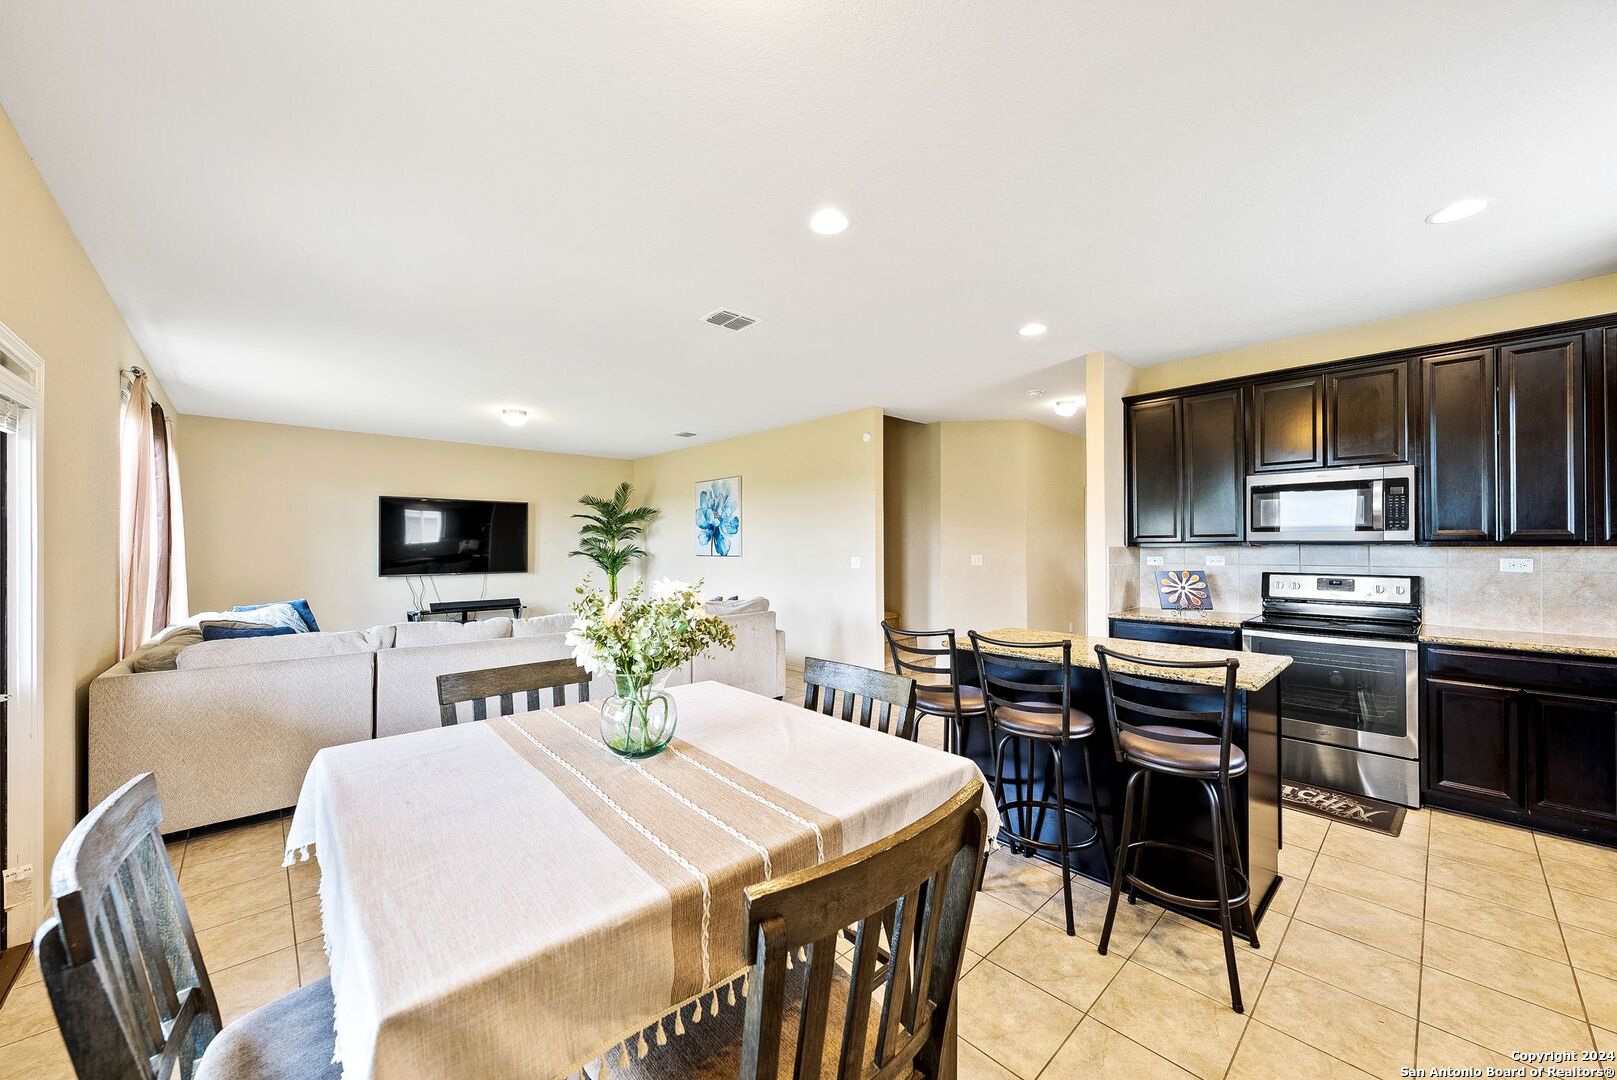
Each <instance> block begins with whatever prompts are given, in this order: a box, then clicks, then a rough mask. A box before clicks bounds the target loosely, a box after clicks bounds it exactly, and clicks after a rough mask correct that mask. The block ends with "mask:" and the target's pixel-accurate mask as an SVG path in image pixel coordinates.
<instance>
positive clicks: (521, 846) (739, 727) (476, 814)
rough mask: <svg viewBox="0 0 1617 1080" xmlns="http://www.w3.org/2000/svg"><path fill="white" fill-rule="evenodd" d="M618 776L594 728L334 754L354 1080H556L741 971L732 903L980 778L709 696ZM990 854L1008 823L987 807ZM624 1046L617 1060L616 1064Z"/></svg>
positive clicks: (744, 697) (719, 998) (328, 843)
mask: <svg viewBox="0 0 1617 1080" xmlns="http://www.w3.org/2000/svg"><path fill="white" fill-rule="evenodd" d="M671 693H673V694H674V696H675V697H676V699H677V701H678V705H679V733H678V737H677V738H676V740H675V742H674V744H673V745H672V747H670V749H669V750H667V751H665V752H663V753H662V754H659V755H657V756H656V757H654V758H650V759H647V760H645V761H641V762H626V761H623V760H622V759H619V758H617V757H616V756H614V755H613V754H612V753H611V752H610V751H609V750H607V748H606V747H605V746H604V745H603V744H602V743H601V742H600V738H599V714H598V711H597V710H598V708H599V705H598V704H585V705H571V706H566V707H564V708H562V709H556V710H543V711H541V712H535V713H527V714H522V715H519V716H515V717H509V718H500V719H497V720H488V721H484V722H481V723H472V724H462V725H458V726H454V727H448V728H442V729H439V730H435V731H423V732H417V733H415V734H411V735H401V736H395V737H393V738H388V739H380V740H376V741H373V742H365V743H355V744H351V745H348V746H338V747H332V748H329V749H326V750H322V751H320V753H319V754H318V755H317V756H316V757H315V759H314V762H313V764H312V765H311V766H310V767H309V773H308V776H307V777H306V778H305V780H304V784H303V791H302V795H301V796H300V798H299V800H298V807H297V812H296V814H295V815H294V816H293V819H292V826H291V830H290V832H289V834H288V836H287V857H288V861H289V862H290V861H291V860H292V859H294V858H295V857H297V856H298V854H299V853H300V852H307V851H308V850H309V848H310V847H311V846H312V848H313V852H314V854H315V855H316V857H317V858H318V859H319V864H320V871H321V877H320V902H321V912H322V915H323V917H324V921H325V935H326V951H327V953H328V955H329V957H330V961H331V982H332V990H333V992H334V994H335V996H336V1004H337V1017H336V1021H337V1050H338V1057H339V1059H340V1060H341V1061H342V1063H343V1075H344V1076H345V1077H348V1078H365V1077H377V1078H380V1080H395V1078H409V1080H429V1078H433V1077H446V1078H447V1077H454V1078H456V1080H461V1078H465V1077H483V1076H488V1077H530V1076H531V1077H547V1076H560V1075H566V1074H568V1073H570V1072H571V1071H573V1070H574V1069H576V1068H577V1067H578V1066H579V1065H580V1064H582V1063H584V1062H587V1061H590V1060H592V1059H594V1058H596V1057H599V1056H601V1055H603V1054H609V1055H611V1056H610V1057H609V1060H616V1055H617V1054H618V1053H621V1052H623V1050H624V1048H625V1047H626V1048H627V1049H628V1050H629V1051H630V1052H633V1051H634V1050H636V1049H638V1048H639V1046H640V1045H641V1044H642V1040H656V1039H659V1038H666V1037H668V1036H669V1035H670V1034H672V1033H673V1032H672V1031H671V1025H672V1023H673V1021H672V1020H671V1019H662V1018H665V1017H666V1016H667V1014H668V1013H669V1011H670V1009H671V1008H672V1007H673V1006H675V1005H677V1004H679V1003H681V1002H684V1001H687V1000H690V999H691V998H693V997H695V998H696V999H697V1000H698V1001H702V1002H703V1004H704V1007H705V1009H707V1010H711V1009H713V1008H717V1007H728V1006H727V998H728V995H727V994H726V993H724V992H720V993H718V994H713V993H707V991H710V990H711V988H713V987H715V986H722V985H723V984H724V983H726V982H728V981H729V980H730V979H732V978H733V977H734V976H736V975H737V974H738V973H739V972H740V971H741V970H742V968H743V966H744V961H743V959H742V956H743V941H742V938H743V935H744V932H745V930H744V925H743V918H744V911H743V897H742V889H743V888H745V886H747V885H748V884H751V883H752V882H755V881H758V880H761V879H764V878H767V877H771V876H774V875H778V874H782V873H786V872H789V871H791V870H795V869H799V868H801V867H803V866H808V865H814V864H815V863H817V862H820V861H823V860H824V859H827V858H834V857H835V856H837V855H838V854H841V853H843V852H845V851H851V850H853V849H855V848H858V847H862V846H863V845H865V844H868V843H871V842H873V841H875V840H878V839H880V838H881V837H883V836H887V835H889V834H891V833H893V832H895V831H897V830H898V829H900V828H902V827H903V826H905V825H907V824H909V823H910V822H912V821H915V820H917V819H918V818H920V817H922V816H924V815H925V814H926V813H928V812H929V811H931V810H933V809H935V808H936V807H937V806H939V805H941V804H942V803H943V802H944V800H945V799H947V798H948V797H949V796H950V795H952V794H953V793H954V792H956V791H958V790H959V789H960V788H961V787H962V786H964V785H965V784H967V783H969V782H970V781H972V780H977V779H981V774H980V773H979V772H978V770H977V768H976V766H975V765H973V764H972V763H971V762H970V761H968V760H966V759H964V758H960V757H956V756H953V755H949V754H945V753H943V752H941V751H938V750H934V749H931V748H929V747H924V746H918V745H915V744H913V743H907V742H904V741H902V740H900V739H897V738H894V737H893V736H891V735H883V734H880V733H879V732H874V731H869V730H866V729H863V728H860V727H857V726H855V725H852V724H848V723H845V722H843V721H841V720H836V719H832V718H828V717H824V716H819V715H816V714H813V713H808V712H805V711H803V710H802V709H799V708H797V707H796V706H792V705H787V704H784V703H782V702H778V701H772V700H770V699H768V698H763V697H759V696H757V695H755V694H751V693H748V692H746V691H743V690H737V689H735V688H734V687H730V686H725V685H722V684H719V683H698V684H695V685H692V686H681V687H675V688H673V689H672V690H671ZM984 794H985V797H984V807H985V810H986V811H987V813H988V814H989V821H990V833H989V834H990V835H993V833H994V832H995V831H997V824H996V823H997V820H998V818H997V815H996V814H995V811H994V806H993V802H992V798H991V796H990V795H989V793H988V792H987V791H986V785H985V793H984ZM620 1044H623V1045H620Z"/></svg>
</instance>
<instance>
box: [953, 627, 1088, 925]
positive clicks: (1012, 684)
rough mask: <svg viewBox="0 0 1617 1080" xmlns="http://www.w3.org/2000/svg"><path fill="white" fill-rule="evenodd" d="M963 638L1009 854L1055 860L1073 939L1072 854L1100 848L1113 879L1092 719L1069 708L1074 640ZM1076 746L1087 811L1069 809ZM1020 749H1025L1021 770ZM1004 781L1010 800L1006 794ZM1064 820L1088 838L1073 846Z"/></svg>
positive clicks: (995, 798) (979, 635)
mask: <svg viewBox="0 0 1617 1080" xmlns="http://www.w3.org/2000/svg"><path fill="white" fill-rule="evenodd" d="M968 634H969V636H970V638H971V647H972V650H973V651H974V652H975V653H976V656H977V673H978V676H979V679H980V681H981V683H982V688H983V695H984V697H985V699H986V701H987V705H988V730H989V738H990V740H992V741H993V745H994V776H993V780H994V801H995V802H996V803H997V804H998V805H999V809H1000V827H1001V829H1002V830H1004V832H1005V833H1006V834H1007V835H1008V836H1009V837H1010V841H1011V850H1012V851H1013V852H1027V853H1034V854H1036V853H1038V852H1041V851H1048V852H1053V853H1054V854H1056V855H1057V856H1059V858H1060V859H1061V894H1062V899H1063V901H1064V902H1065V903H1066V905H1067V936H1068V937H1074V936H1076V934H1077V927H1076V926H1075V925H1074V924H1073V918H1072V853H1073V852H1075V851H1081V850H1083V849H1084V848H1087V847H1092V846H1094V845H1096V844H1099V845H1100V852H1101V860H1102V861H1103V862H1104V863H1105V864H1106V868H1107V873H1108V875H1109V876H1110V874H1111V849H1110V848H1109V847H1108V846H1107V843H1106V833H1105V828H1106V826H1105V823H1104V822H1103V821H1102V820H1101V816H1100V807H1099V805H1098V804H1097V802H1096V797H1095V780H1094V772H1093V770H1092V769H1091V767H1090V761H1089V736H1091V735H1093V734H1094V733H1095V720H1094V717H1092V716H1090V715H1089V714H1088V713H1086V712H1084V711H1083V710H1082V709H1075V708H1073V707H1072V642H1071V641H1070V640H1067V639H1065V638H1063V639H1062V640H1060V641H1050V642H1038V643H1035V644H1024V643H1022V642H1016V641H997V640H995V639H994V638H987V637H983V636H982V635H981V634H979V633H977V632H976V631H975V630H972V631H968ZM1008 650H1014V651H1008ZM990 664H992V666H990ZM1055 699H1059V700H1055ZM1013 742H1014V744H1015V746H1014V749H1015V753H1016V758H1015V760H1016V772H1015V775H1014V776H1009V777H1008V776H1007V775H1006V772H1005V751H1006V750H1007V749H1008V748H1010V747H1011V744H1012V743H1013ZM1073 743H1078V744H1080V749H1081V751H1082V753H1081V757H1082V759H1083V763H1084V786H1085V788H1086V789H1087V790H1088V792H1089V809H1088V811H1087V812H1086V811H1084V810H1083V809H1081V808H1079V807H1074V806H1069V805H1067V783H1066V780H1067V772H1066V768H1065V752H1066V750H1067V748H1068V747H1069V746H1071V745H1072V744H1073ZM1024 747H1025V748H1026V749H1027V751H1028V759H1027V764H1026V765H1025V766H1024V764H1023V761H1022V750H1023V748H1024ZM1040 747H1043V748H1045V749H1047V750H1048V751H1049V754H1050V756H1049V759H1048V761H1047V765H1046V769H1045V783H1044V797H1043V798H1042V799H1041V798H1035V796H1034V789H1033V781H1034V773H1035V772H1036V770H1037V765H1038V760H1039V757H1040V754H1039V748H1040ZM1007 783H1009V786H1010V787H1011V789H1012V794H1013V795H1014V796H1015V797H1014V798H1010V799H1007V798H1006V797H1005V788H1006V786H1007ZM1052 788H1054V791H1053V792H1052V791H1051V789H1052ZM1013 810H1014V811H1016V816H1017V817H1019V818H1020V819H1021V831H1020V832H1018V831H1017V828H1016V827H1015V826H1013V825H1012V824H1011V822H1012V820H1013V817H1012V814H1011V811H1013ZM1050 811H1054V812H1055V815H1056V837H1057V839H1056V840H1055V841H1054V842H1051V841H1048V840H1042V839H1040V837H1042V836H1043V835H1044V823H1045V815H1046V814H1047V813H1048V812H1050ZM1035 812H1036V813H1035ZM1069 815H1071V816H1072V817H1075V818H1077V819H1078V820H1079V821H1081V822H1083V823H1084V824H1085V825H1086V826H1088V829H1089V835H1088V836H1086V837H1084V839H1082V840H1079V841H1076V842H1075V841H1073V840H1072V839H1071V838H1070V837H1069V835H1068V832H1067V818H1068V816H1069Z"/></svg>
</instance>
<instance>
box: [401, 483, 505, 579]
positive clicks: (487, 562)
mask: <svg viewBox="0 0 1617 1080" xmlns="http://www.w3.org/2000/svg"><path fill="white" fill-rule="evenodd" d="M379 503H380V505H379V507H378V513H377V534H378V536H377V545H376V549H377V558H376V564H377V573H378V574H380V575H381V576H382V577H415V576H416V575H418V574H521V573H526V572H527V569H528V504H527V503H524V502H483V501H481V500H477V499H404V498H399V497H397V496H394V495H383V496H381V498H380V500H379Z"/></svg>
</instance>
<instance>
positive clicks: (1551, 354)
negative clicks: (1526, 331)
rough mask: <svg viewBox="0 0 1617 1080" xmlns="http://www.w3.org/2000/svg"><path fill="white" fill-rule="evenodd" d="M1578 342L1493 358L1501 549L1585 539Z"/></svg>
mask: <svg viewBox="0 0 1617 1080" xmlns="http://www.w3.org/2000/svg"><path fill="white" fill-rule="evenodd" d="M1583 393H1584V371H1583V335H1582V334H1566V335H1561V336H1558V337H1551V338H1539V339H1537V340H1535V341H1525V342H1521V343H1520V344H1512V345H1506V346H1503V347H1502V348H1500V350H1499V524H1500V534H1501V539H1503V540H1505V541H1506V542H1523V541H1525V542H1536V543H1557V544H1569V543H1576V542H1578V541H1580V540H1582V539H1583V501H1584V477H1585V475H1586V473H1585V461H1586V458H1585V444H1584V426H1583V425H1584V420H1583Z"/></svg>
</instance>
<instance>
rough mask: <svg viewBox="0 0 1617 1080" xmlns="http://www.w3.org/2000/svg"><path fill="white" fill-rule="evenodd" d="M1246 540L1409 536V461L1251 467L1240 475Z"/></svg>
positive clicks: (1411, 479) (1412, 518)
mask: <svg viewBox="0 0 1617 1080" xmlns="http://www.w3.org/2000/svg"><path fill="white" fill-rule="evenodd" d="M1246 538H1247V542H1248V543H1254V544H1262V543H1298V542H1302V543H1309V544H1319V543H1331V542H1333V541H1348V542H1353V543H1360V544H1363V543H1375V542H1399V541H1402V542H1406V543H1407V542H1412V541H1414V539H1415V467H1414V466H1413V465H1386V466H1379V465H1378V466H1368V467H1364V468H1355V469H1309V470H1307V471H1302V472H1283V473H1253V474H1252V475H1251V476H1248V477H1247V478H1246Z"/></svg>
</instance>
